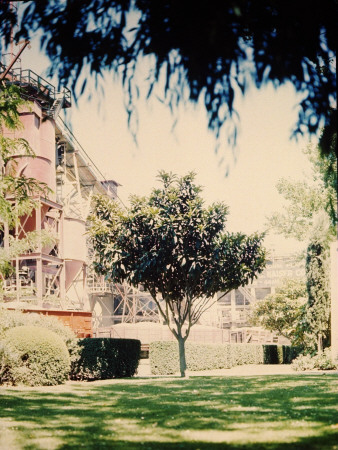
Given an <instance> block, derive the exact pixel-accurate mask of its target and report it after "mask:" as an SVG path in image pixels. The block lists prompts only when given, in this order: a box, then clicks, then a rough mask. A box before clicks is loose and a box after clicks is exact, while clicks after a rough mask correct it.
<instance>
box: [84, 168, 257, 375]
mask: <svg viewBox="0 0 338 450" xmlns="http://www.w3.org/2000/svg"><path fill="white" fill-rule="evenodd" d="M194 177H195V175H194V174H189V175H187V176H185V177H182V178H179V177H177V176H175V175H172V174H168V173H165V172H161V173H160V180H161V182H162V187H161V188H160V189H154V190H153V192H152V193H151V195H150V196H149V197H148V198H145V197H142V198H140V197H136V196H135V197H133V198H132V199H131V206H130V209H129V210H128V211H127V212H126V213H123V212H122V211H120V210H119V208H118V206H117V205H116V204H115V203H111V202H110V201H109V200H107V199H105V198H102V197H99V198H97V199H96V202H95V207H94V213H93V216H92V218H91V220H92V226H91V231H90V234H91V236H92V238H93V244H94V250H95V260H94V267H95V269H96V270H97V271H98V272H99V273H101V274H105V275H106V276H107V277H109V278H110V279H112V280H113V281H115V282H123V281H126V282H128V283H129V284H131V285H133V286H138V285H143V286H144V288H145V289H146V290H147V291H148V292H149V293H150V294H151V296H152V298H153V299H154V301H155V303H156V304H157V306H158V310H159V313H160V316H162V318H163V319H164V321H165V323H167V324H168V326H169V328H170V330H171V332H172V333H173V334H174V336H175V338H176V339H177V341H178V345H179V355H180V371H181V376H182V377H183V376H185V370H186V360H185V341H186V340H187V338H188V336H189V332H190V329H191V327H192V326H193V325H195V324H196V323H197V322H198V320H199V319H200V317H201V315H202V313H203V312H204V311H205V310H206V309H208V308H209V307H210V306H211V305H212V303H213V297H214V295H215V294H216V293H217V292H219V291H221V292H224V294H226V293H227V292H229V291H230V290H232V289H235V288H237V287H239V286H244V285H246V284H247V283H249V282H250V281H252V279H253V278H254V277H255V276H256V275H257V274H258V273H259V272H261V271H262V270H263V268H264V265H265V251H264V249H263V248H262V246H261V241H262V236H259V235H257V234H256V235H252V236H245V235H243V234H240V233H236V234H230V233H227V232H225V221H226V215H227V207H226V206H225V205H224V204H223V203H215V204H213V205H212V206H210V207H209V208H205V207H204V204H203V200H202V198H201V196H200V191H201V189H200V187H198V186H197V185H196V184H195V183H194Z"/></svg>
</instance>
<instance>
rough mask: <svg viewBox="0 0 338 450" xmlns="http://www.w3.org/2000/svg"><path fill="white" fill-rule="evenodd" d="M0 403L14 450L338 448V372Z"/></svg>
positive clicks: (64, 392)
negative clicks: (79, 449)
mask: <svg viewBox="0 0 338 450" xmlns="http://www.w3.org/2000/svg"><path fill="white" fill-rule="evenodd" d="M251 369H253V367H251ZM195 375H196V374H195ZM0 405H1V408H0V448H1V449H6V450H7V449H9V450H11V449H77V448H85V449H101V448H112V449H118V450H120V449H121V450H122V449H131V450H134V449H148V450H155V449H156V450H157V449H164V450H166V449H168V450H169V449H170V450H174V449H188V450H192V449H194V450H197V449H200V450H207V449H210V450H214V449H215V450H216V449H217V450H218V449H225V450H227V449H236V450H260V449H266V450H276V449H278V450H280V449H286V450H288V449H290V450H291V449H292V450H294V449H296V450H297V449H301V450H302V449H304V450H305V449H306V450H310V449H317V450H322V449H324V450H325V449H330V450H333V449H337V450H338V408H337V405H338V377H337V375H336V374H333V373H330V374H329V373H328V374H325V375H322V374H321V373H317V374H305V375H304V374H301V375H300V374H292V375H289V374H284V375H260V376H257V375H256V376H254V375H249V376H241V377H239V376H236V375H233V376H231V377H215V376H193V377H190V378H189V379H180V378H178V377H167V378H161V377H156V378H155V377H154V378H149V377H144V378H142V377H139V378H134V379H126V380H109V381H104V382H103V381H102V382H94V383H76V382H71V383H68V384H66V385H65V386H56V387H46V388H39V389H37V388H25V389H21V388H6V389H5V388H2V389H0Z"/></svg>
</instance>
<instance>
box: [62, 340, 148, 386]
mask: <svg viewBox="0 0 338 450" xmlns="http://www.w3.org/2000/svg"><path fill="white" fill-rule="evenodd" d="M79 346H80V358H79V359H78V360H77V361H76V362H75V363H74V364H73V365H72V370H71V378H72V379H74V380H90V381H93V380H106V379H110V378H123V377H132V376H133V375H134V374H135V373H136V370H137V367H138V364H139V360H140V354H141V342H140V341H139V340H136V339H111V338H85V339H80V340H79Z"/></svg>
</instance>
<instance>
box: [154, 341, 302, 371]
mask: <svg viewBox="0 0 338 450" xmlns="http://www.w3.org/2000/svg"><path fill="white" fill-rule="evenodd" d="M185 354H186V361H187V369H188V370H213V369H229V368H231V367H233V366H239V365H245V364H290V363H291V361H292V359H294V358H295V357H296V356H297V355H298V354H299V350H297V349H294V348H293V347H290V346H285V345H283V346H282V345H262V344H200V343H195V342H186V344H185ZM149 359H150V369H151V373H152V374H153V375H172V374H174V373H177V372H179V355H178V343H177V342H175V341H158V342H151V343H150V346H149Z"/></svg>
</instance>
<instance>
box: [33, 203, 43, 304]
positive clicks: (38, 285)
mask: <svg viewBox="0 0 338 450" xmlns="http://www.w3.org/2000/svg"><path fill="white" fill-rule="evenodd" d="M41 220H42V219H41V200H40V199H39V200H38V204H37V205H36V208H35V230H36V231H37V233H39V234H40V238H39V244H38V249H37V250H38V256H37V259H36V276H35V280H36V296H37V299H38V302H39V303H40V304H42V298H43V276H42V243H41Z"/></svg>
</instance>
